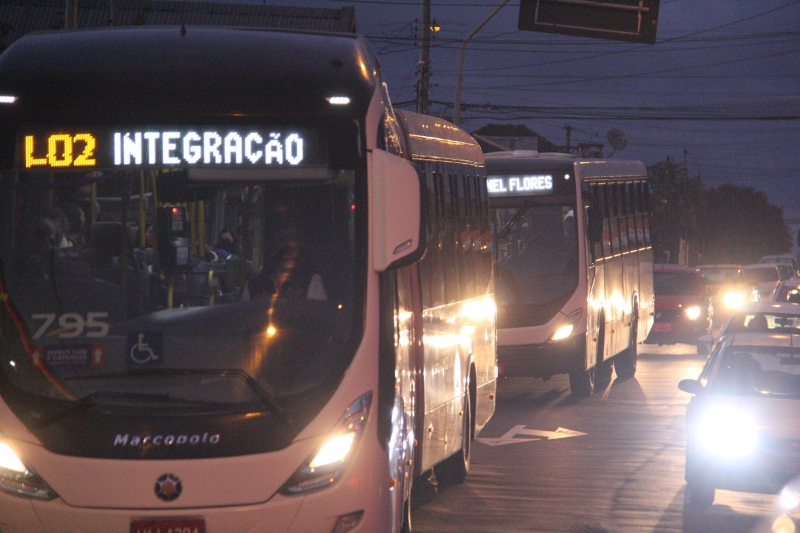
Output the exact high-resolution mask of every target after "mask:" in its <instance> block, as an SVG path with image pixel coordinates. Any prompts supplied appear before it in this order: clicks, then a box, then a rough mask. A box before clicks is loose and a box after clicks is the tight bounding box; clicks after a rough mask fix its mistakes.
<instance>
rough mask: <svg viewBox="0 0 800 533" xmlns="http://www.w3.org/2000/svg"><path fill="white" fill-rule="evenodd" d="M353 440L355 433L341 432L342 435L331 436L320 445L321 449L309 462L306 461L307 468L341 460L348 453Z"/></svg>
mask: <svg viewBox="0 0 800 533" xmlns="http://www.w3.org/2000/svg"><path fill="white" fill-rule="evenodd" d="M355 440H356V434H355V433H343V434H342V435H336V436H335V437H331V438H330V439H328V440H327V441H326V442H325V444H323V445H322V449H320V451H319V452H317V455H315V456H314V458H313V459H312V460H311V462H310V463H308V466H309V468H312V469H316V468H319V467H321V466H328V465H330V464H333V463H336V462H339V461H343V460H344V458H345V457H347V454H348V453H350V448H352V447H353V442H355Z"/></svg>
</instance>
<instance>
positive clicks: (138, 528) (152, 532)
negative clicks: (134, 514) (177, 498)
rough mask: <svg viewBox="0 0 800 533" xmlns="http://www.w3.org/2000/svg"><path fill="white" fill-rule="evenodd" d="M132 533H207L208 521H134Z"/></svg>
mask: <svg viewBox="0 0 800 533" xmlns="http://www.w3.org/2000/svg"><path fill="white" fill-rule="evenodd" d="M131 533H206V521H205V520H204V519H202V518H156V519H153V520H147V519H145V520H132V521H131Z"/></svg>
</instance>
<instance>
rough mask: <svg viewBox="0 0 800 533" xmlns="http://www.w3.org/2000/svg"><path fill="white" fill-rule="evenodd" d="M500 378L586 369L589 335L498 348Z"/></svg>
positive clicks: (538, 376)
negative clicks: (587, 339) (587, 338)
mask: <svg viewBox="0 0 800 533" xmlns="http://www.w3.org/2000/svg"><path fill="white" fill-rule="evenodd" d="M497 365H498V367H499V368H498V370H499V374H500V377H535V378H544V379H549V378H550V376H552V375H554V374H567V373H569V372H578V371H582V370H585V369H586V368H585V365H586V336H585V335H576V336H574V337H568V338H566V339H564V340H562V341H559V342H543V343H541V344H517V345H505V346H498V347H497Z"/></svg>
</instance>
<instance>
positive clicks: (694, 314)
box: [684, 305, 700, 320]
mask: <svg viewBox="0 0 800 533" xmlns="http://www.w3.org/2000/svg"><path fill="white" fill-rule="evenodd" d="M684 313H686V317H687V318H688V319H689V320H697V319H698V318H700V308H699V307H697V306H696V305H693V306H692V307H687V308H686V309H684Z"/></svg>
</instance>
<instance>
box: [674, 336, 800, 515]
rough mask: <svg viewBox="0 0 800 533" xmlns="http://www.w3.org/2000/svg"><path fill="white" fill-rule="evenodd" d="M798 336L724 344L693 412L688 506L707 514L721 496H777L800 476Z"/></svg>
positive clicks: (694, 390)
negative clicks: (725, 492) (726, 493)
mask: <svg viewBox="0 0 800 533" xmlns="http://www.w3.org/2000/svg"><path fill="white" fill-rule="evenodd" d="M792 337H793V336H792V335H778V334H774V333H754V332H745V333H733V334H728V335H726V336H725V337H723V338H722V339H721V340H720V342H719V344H718V345H717V348H716V349H715V350H714V353H713V354H712V355H711V357H710V358H709V360H708V362H707V363H706V365H705V367H704V368H703V371H702V373H701V374H700V376H699V378H698V379H685V380H683V381H681V382H680V383H679V384H678V387H679V388H680V389H681V390H682V391H684V392H688V393H691V394H692V395H693V396H692V399H691V401H690V402H689V405H688V406H687V410H686V429H687V443H686V471H685V478H686V493H685V494H686V499H685V501H686V504H687V505H688V506H689V507H693V508H695V509H705V508H707V507H709V506H710V505H711V504H712V503H713V502H714V497H715V492H716V489H724V490H733V491H740V492H756V493H767V494H775V493H777V492H779V491H781V490H782V489H783V487H785V486H786V485H787V484H788V483H789V482H790V481H791V480H792V479H793V478H795V476H797V474H798V472H800V456H798V453H797V449H796V443H797V442H800V366H798V365H800V346H797V345H796V344H797V341H796V340H795V341H794V343H793V341H792Z"/></svg>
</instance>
